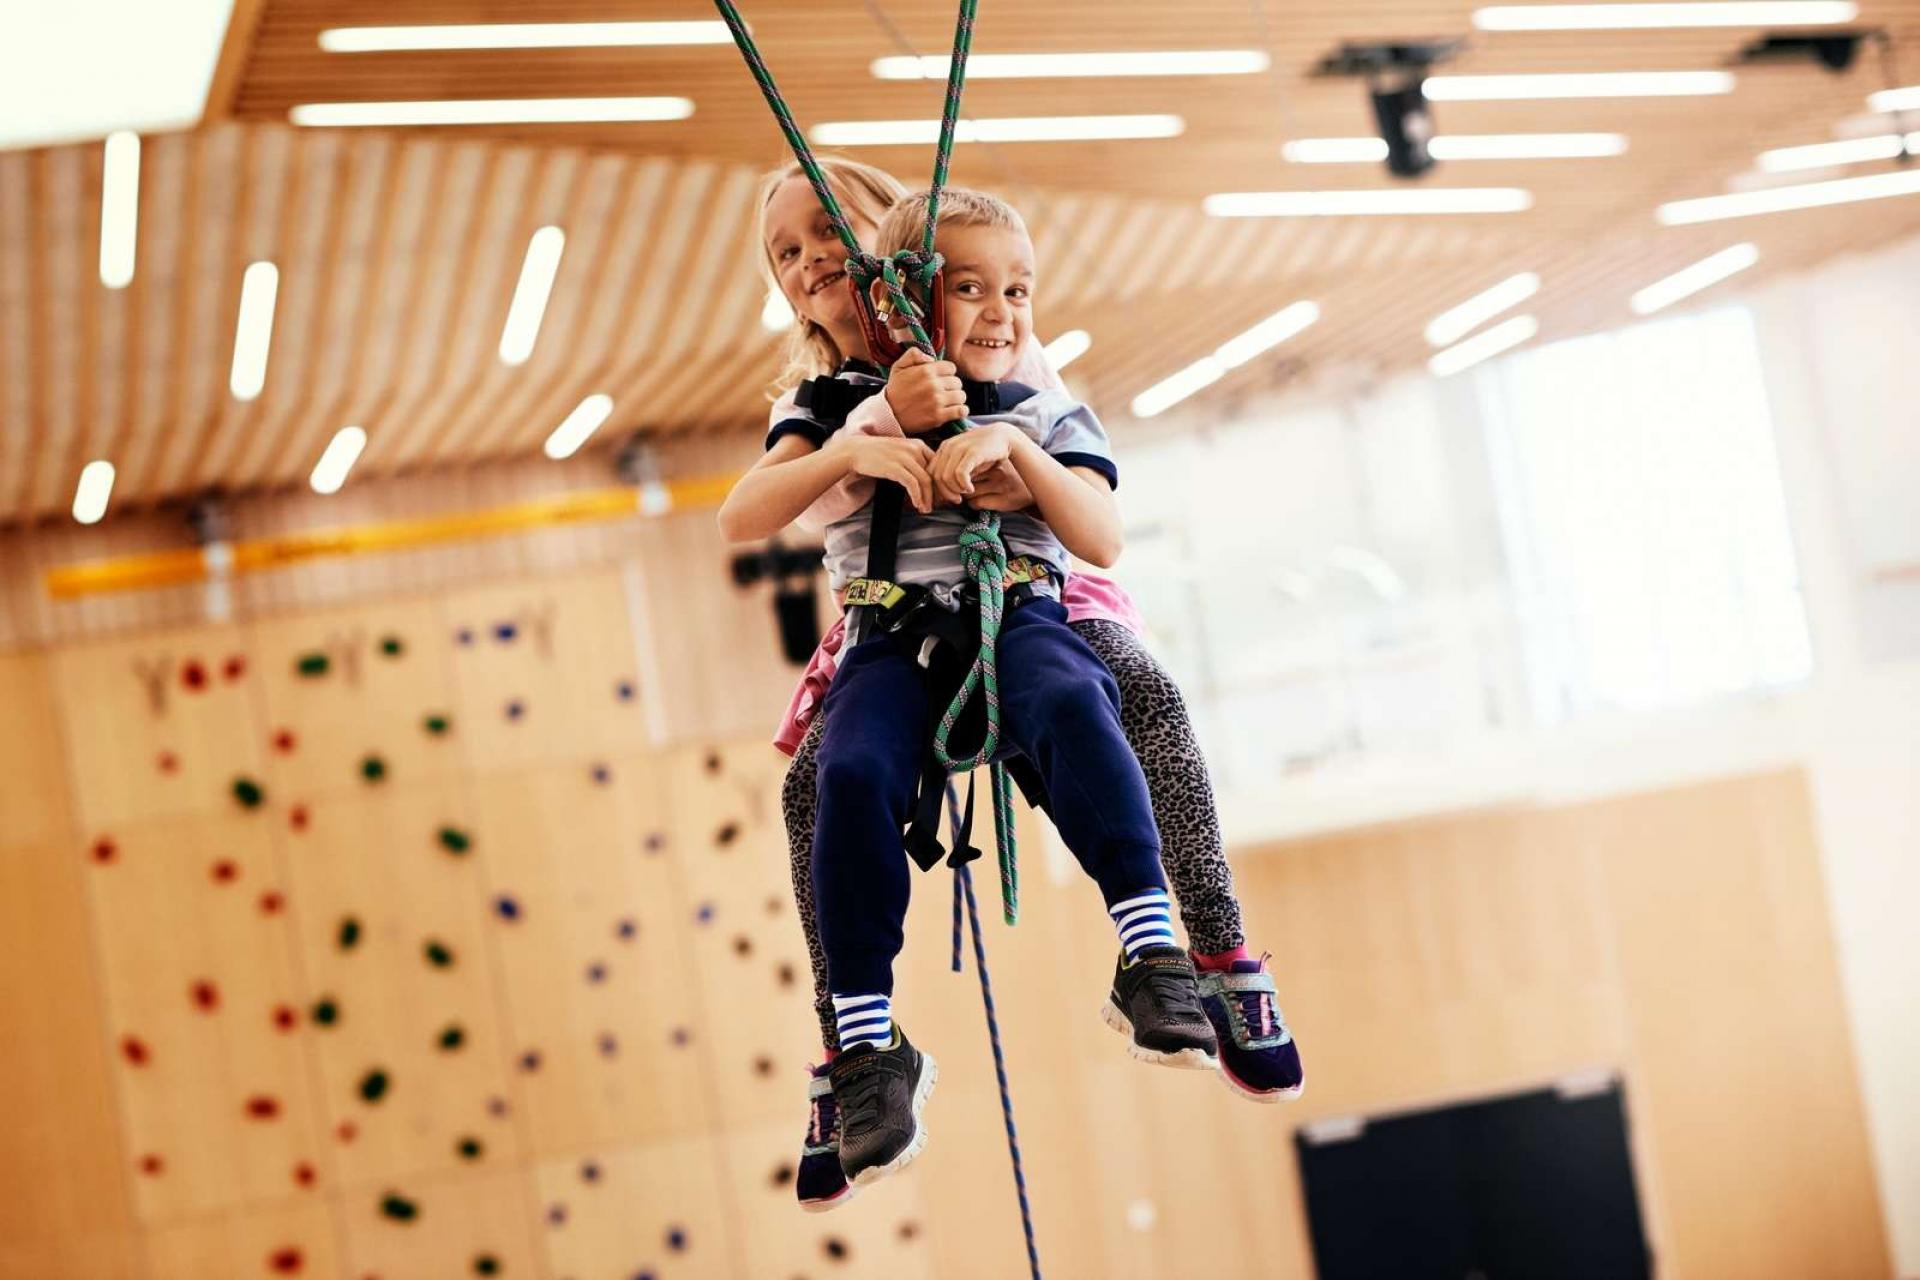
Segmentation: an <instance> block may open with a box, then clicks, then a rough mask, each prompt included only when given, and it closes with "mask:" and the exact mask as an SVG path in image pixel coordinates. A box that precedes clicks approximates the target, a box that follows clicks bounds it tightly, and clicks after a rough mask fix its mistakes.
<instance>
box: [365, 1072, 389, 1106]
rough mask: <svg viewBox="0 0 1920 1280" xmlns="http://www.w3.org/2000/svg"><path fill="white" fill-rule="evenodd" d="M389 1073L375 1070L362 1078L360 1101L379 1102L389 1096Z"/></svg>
mask: <svg viewBox="0 0 1920 1280" xmlns="http://www.w3.org/2000/svg"><path fill="white" fill-rule="evenodd" d="M388 1083H389V1082H388V1080H387V1073H386V1072H384V1071H379V1070H374V1071H369V1072H367V1074H366V1075H364V1076H362V1077H361V1078H360V1099H361V1101H363V1102H378V1101H380V1099H382V1098H384V1097H386V1096H387V1085H388Z"/></svg>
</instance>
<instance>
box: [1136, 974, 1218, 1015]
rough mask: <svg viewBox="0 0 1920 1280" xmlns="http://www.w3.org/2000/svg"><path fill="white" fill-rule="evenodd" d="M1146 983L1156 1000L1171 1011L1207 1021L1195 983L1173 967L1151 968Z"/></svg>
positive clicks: (1145, 979) (1163, 1007)
mask: <svg viewBox="0 0 1920 1280" xmlns="http://www.w3.org/2000/svg"><path fill="white" fill-rule="evenodd" d="M1144 984H1145V986H1146V987H1147V988H1148V990H1149V991H1150V992H1151V993H1152V995H1153V997H1154V999H1155V1001H1156V1002H1157V1003H1158V1004H1159V1005H1160V1007H1161V1008H1162V1009H1165V1010H1166V1011H1167V1012H1169V1013H1175V1012H1177V1013H1181V1014H1185V1015H1187V1016H1188V1017H1191V1018H1194V1019H1197V1020H1200V1021H1205V1020H1206V1016H1207V1015H1206V1013H1205V1011H1204V1010H1202V1009H1201V1008H1200V994H1199V992H1197V991H1195V990H1194V986H1193V983H1192V982H1191V981H1190V980H1188V979H1186V977H1185V976H1184V975H1183V974H1181V973H1180V972H1178V971H1177V970H1172V969H1157V968H1156V969H1149V970H1148V971H1147V973H1146V976H1145V978H1144Z"/></svg>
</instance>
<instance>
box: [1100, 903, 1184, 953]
mask: <svg viewBox="0 0 1920 1280" xmlns="http://www.w3.org/2000/svg"><path fill="white" fill-rule="evenodd" d="M1107 914H1108V915H1110V916H1112V917H1113V927H1114V928H1116V929H1118V930H1119V931H1120V945H1121V946H1122V947H1125V948H1126V952H1127V963H1129V964H1131V963H1133V961H1134V959H1135V958H1136V957H1137V956H1139V954H1140V952H1141V951H1142V950H1143V949H1144V948H1147V947H1174V946H1178V945H1180V944H1179V943H1177V942H1175V941H1174V940H1173V904H1172V902H1171V901H1170V900H1169V899H1168V898H1167V891H1166V890H1165V889H1149V890H1147V891H1146V892H1145V893H1137V894H1135V895H1134V896H1132V897H1131V898H1128V899H1126V900H1125V901H1123V902H1116V903H1114V904H1113V905H1112V906H1110V907H1108V908H1107Z"/></svg>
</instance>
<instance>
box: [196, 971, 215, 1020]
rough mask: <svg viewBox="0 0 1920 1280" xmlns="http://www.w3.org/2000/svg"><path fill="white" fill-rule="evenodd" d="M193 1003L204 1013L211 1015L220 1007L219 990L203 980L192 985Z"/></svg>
mask: <svg viewBox="0 0 1920 1280" xmlns="http://www.w3.org/2000/svg"><path fill="white" fill-rule="evenodd" d="M193 1002H194V1003H195V1004H196V1005H199V1006H200V1008H201V1010H202V1011H203V1012H205V1013H212V1012H213V1011H214V1010H215V1009H218V1008H219V1007H220V988H218V987H216V986H214V985H213V984H212V983H211V982H208V981H207V980H206V979H205V978H202V979H200V981H198V982H196V983H194V984H193Z"/></svg>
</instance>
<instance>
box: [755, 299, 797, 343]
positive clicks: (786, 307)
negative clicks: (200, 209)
mask: <svg viewBox="0 0 1920 1280" xmlns="http://www.w3.org/2000/svg"><path fill="white" fill-rule="evenodd" d="M792 323H793V304H791V303H789V302H788V301H787V298H786V295H785V294H783V293H781V292H780V291H779V290H778V289H769V290H767V302H766V305H765V306H763V307H761V308H760V327H761V328H762V329H766V330H769V331H771V332H773V333H778V332H780V331H781V330H782V329H784V328H786V327H787V326H788V325H790V324H792Z"/></svg>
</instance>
